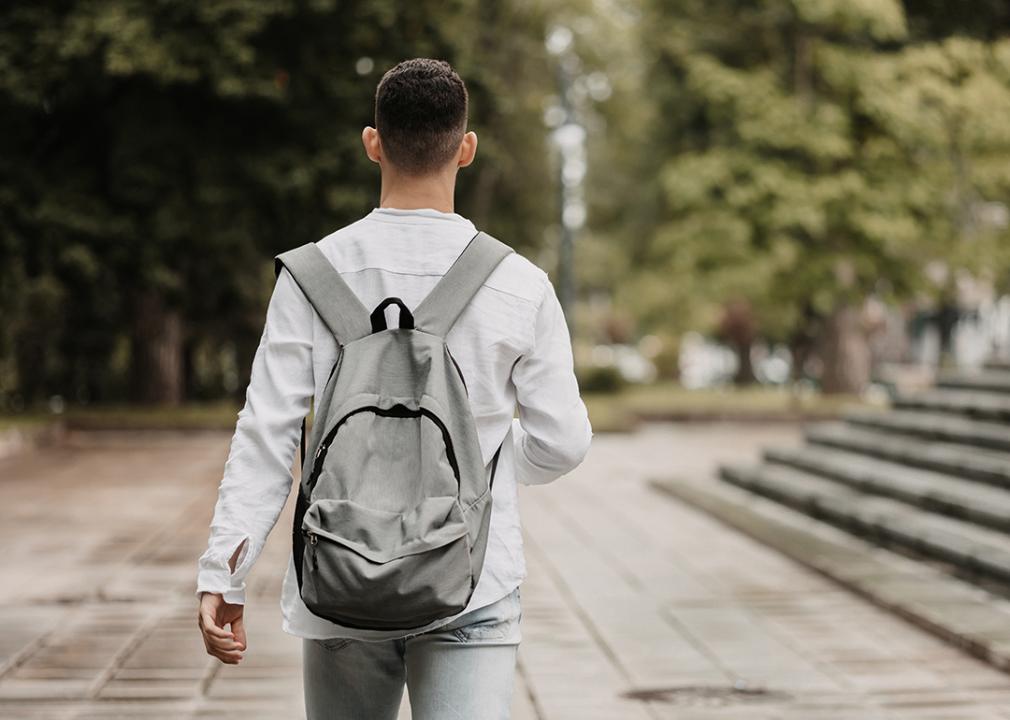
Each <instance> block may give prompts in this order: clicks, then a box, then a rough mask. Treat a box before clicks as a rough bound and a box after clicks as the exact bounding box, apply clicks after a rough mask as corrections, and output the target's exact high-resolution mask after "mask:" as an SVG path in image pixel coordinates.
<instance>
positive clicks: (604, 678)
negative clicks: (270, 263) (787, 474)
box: [0, 424, 1010, 720]
mask: <svg viewBox="0 0 1010 720" xmlns="http://www.w3.org/2000/svg"><path fill="white" fill-rule="evenodd" d="M797 440H798V433H797V431H796V429H795V428H793V427H790V426H775V425H765V426H755V425H733V424H694V425H651V426H647V427H645V428H644V429H642V430H641V431H639V432H637V433H635V434H634V435H629V436H618V435H613V436H611V435H602V434H601V435H598V436H597V437H596V438H595V441H594V447H593V450H592V451H591V453H590V456H589V459H588V460H587V461H586V463H585V464H584V465H583V466H582V467H581V468H579V469H578V470H577V471H576V472H574V473H573V474H571V475H570V476H568V477H566V478H563V479H561V480H560V481H558V482H556V483H554V484H552V485H549V486H544V487H532V488H522V489H521V491H520V497H521V504H522V515H523V523H524V534H525V538H526V547H525V552H526V558H527V564H528V567H529V577H528V578H527V580H526V582H525V583H524V585H523V605H524V610H523V626H522V631H523V636H524V641H523V644H522V646H521V648H520V664H519V673H518V678H517V683H516V692H515V698H514V703H513V718H515V720H531V719H536V720H563V719H569V718H570V719H572V720H595V719H601V720H603V719H606V720H624V719H625V718H627V719H629V720H637V719H639V718H642V719H654V720H660V719H667V718H668V719H670V720H673V719H674V718H675V719H676V720H707V719H709V718H712V719H714V718H727V719H728V718H733V719H734V720H749V719H752V718H754V719H757V718H761V719H769V720H770V719H772V718H789V719H795V720H842V719H845V720H849V719H851V720H857V719H858V720H870V719H874V718H887V719H892V718H893V719H900V720H941V719H943V720H955V719H956V720H981V719H982V718H986V719H991V720H996V719H1000V720H1010V677H1008V676H1007V675H1004V674H1002V673H1000V672H998V671H996V670H993V669H992V668H990V667H988V666H986V665H985V664H983V663H981V662H980V661H978V660H975V659H973V658H971V657H968V656H966V655H964V654H962V653H961V652H959V651H958V650H956V649H955V648H953V647H951V646H949V645H946V644H944V643H943V642H941V641H939V640H937V639H935V638H933V637H932V636H930V635H927V634H925V633H923V632H922V631H920V630H918V629H916V628H914V627H912V626H911V625H909V624H907V623H905V622H904V621H902V620H900V619H898V618H896V617H893V616H891V615H889V614H888V613H886V612H884V611H883V610H880V609H878V608H877V607H875V606H872V605H870V604H868V603H867V602H865V601H863V600H861V599H859V598H857V597H855V596H854V595H852V594H850V593H848V592H847V591H845V590H844V589H842V588H840V587H839V586H837V585H835V584H833V583H831V582H830V581H828V580H826V579H824V578H822V577H821V576H819V575H816V574H815V573H813V572H811V571H808V570H805V569H803V568H802V567H800V566H798V565H796V564H795V563H793V562H791V561H789V560H788V559H786V558H785V557H783V556H782V555H779V554H778V553H776V552H775V551H773V550H770V549H768V548H766V547H764V546H762V545H758V544H756V543H755V542H754V541H752V540H749V539H748V538H746V537H745V536H743V535H741V534H739V533H737V532H735V531H733V530H731V529H729V528H727V527H725V526H722V525H720V524H718V523H717V522H716V521H715V520H713V519H711V518H709V517H708V516H705V515H703V514H701V513H699V512H697V511H695V510H693V509H691V508H689V507H687V506H685V505H682V504H680V503H678V502H677V501H675V500H673V499H671V498H668V497H666V496H663V495H661V494H659V493H657V492H656V491H655V490H653V489H651V488H650V487H649V485H648V480H649V479H650V478H658V477H671V476H680V477H688V476H690V477H695V478H698V477H712V476H713V473H712V471H713V469H714V465H715V464H716V463H717V462H719V461H730V460H732V461H740V460H747V459H750V458H753V457H755V456H756V453H757V450H758V448H759V447H760V446H762V445H766V444H769V443H773V444H782V443H789V442H791V441H797ZM228 441H229V435H228V434H226V433H197V434H183V433H151V434H143V435H135V434H112V433H103V434H89V435H83V436H77V437H75V438H72V442H71V443H70V444H68V445H67V446H65V447H61V448H58V449H53V450H48V451H46V452H44V453H31V454H21V455H16V456H13V457H9V458H6V459H3V460H0V547H3V549H4V553H3V556H2V559H0V578H2V583H0V718H3V720H19V719H21V718H24V719H28V718H31V719H34V720H40V719H43V718H45V719H53V720H55V719H57V718H58V719H59V720H83V719H85V718H88V719H98V718H103V719H105V718H108V719H109V720H113V719H125V718H144V719H145V720H161V719H165V720H167V719H168V718H172V719H173V720H175V719H179V718H222V719H224V718H230V719H238V718H243V719H254V718H255V719H259V718H263V719H268V718H297V717H299V716H300V714H301V697H300V695H301V687H300V646H299V641H298V640H296V639H295V638H291V637H289V636H287V635H285V634H284V633H283V632H282V631H281V630H280V618H279V614H280V613H279V608H278V594H279V590H280V583H281V578H282V576H283V571H284V567H285V563H286V558H287V552H288V551H289V547H288V537H289V536H288V534H287V532H286V531H281V530H278V531H275V533H274V534H273V536H272V537H271V541H270V543H269V544H268V545H267V548H266V549H265V551H264V554H263V556H262V557H261V559H260V561H259V563H258V564H257V566H256V568H255V570H254V571H253V575H252V578H251V580H250V583H249V586H250V599H249V607H248V616H249V620H248V628H249V642H250V649H249V652H248V653H247V657H246V660H245V661H244V662H243V663H242V665H241V666H239V667H225V666H223V665H221V664H220V663H217V662H216V661H214V660H212V659H211V658H209V657H207V656H206V655H205V653H204V651H203V646H202V643H201V641H200V638H199V635H198V632H197V629H196V613H195V610H196V600H195V598H194V596H193V581H194V573H195V567H196V558H197V557H198V556H199V555H200V553H201V552H202V551H203V547H204V544H205V542H206V533H207V523H208V521H209V518H210V514H211V510H212V507H213V503H214V499H215V496H216V489H217V482H218V479H219V477H220V473H221V470H222V468H223V465H224V460H225V458H226V456H227V452H228ZM713 482H715V480H713ZM288 512H290V508H289V510H288ZM288 518H289V515H288V514H287V513H286V514H285V516H284V517H283V518H282V520H281V528H282V529H283V528H285V527H287V524H288V523H289V519H288ZM402 717H403V718H408V717H409V711H408V710H407V709H406V708H405V709H404V711H403V713H402Z"/></svg>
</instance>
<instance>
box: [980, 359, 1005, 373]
mask: <svg viewBox="0 0 1010 720" xmlns="http://www.w3.org/2000/svg"><path fill="white" fill-rule="evenodd" d="M985 369H986V370H1002V371H1005V372H1010V358H993V359H991V360H987V361H986V363H985Z"/></svg>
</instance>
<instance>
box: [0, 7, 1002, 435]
mask: <svg viewBox="0 0 1010 720" xmlns="http://www.w3.org/2000/svg"><path fill="white" fill-rule="evenodd" d="M0 21H2V25H0V62H2V63H3V73H2V75H0V103H2V118H3V120H2V123H3V130H4V132H3V133H2V136H0V143H2V152H0V158H2V159H0V163H2V165H0V167H2V172H0V243H2V252H3V258H4V262H3V263H2V264H0V283H2V285H0V287H2V293H0V314H2V317H3V322H2V325H0V408H2V410H3V412H4V414H5V415H7V416H24V415H31V414H34V415H38V414H42V415H47V414H63V413H65V414H67V415H68V416H71V417H72V416H73V414H74V413H75V412H76V411H78V410H82V409H97V408H106V407H109V406H113V405H114V406H117V407H119V408H120V409H122V407H123V406H132V405H138V404H142V405H148V406H161V407H179V406H190V407H193V406H194V405H193V404H198V405H202V406H206V405H207V404H208V403H218V402H223V403H224V404H225V406H226V408H227V409H226V410H224V411H223V412H222V414H221V417H222V418H223V421H225V422H230V420H231V419H232V409H233V408H234V407H235V405H236V404H237V403H239V402H240V401H241V399H242V396H243V393H244V387H245V383H246V380H247V377H248V373H249V370H250V365H251V358H252V354H253V352H254V351H255V347H256V345H257V343H258V339H259V334H260V332H261V330H262V321H263V316H264V310H265V304H266V301H267V299H268V297H269V293H270V290H271V287H272V270H271V264H270V262H271V257H272V255H273V254H275V253H277V252H279V251H281V250H284V249H286V248H290V247H294V246H296V245H298V244H301V243H304V242H307V241H310V240H314V239H318V238H320V237H322V236H323V235H325V234H327V233H329V232H330V231H332V230H333V229H334V228H336V227H339V226H340V225H342V224H345V223H347V222H349V221H351V220H353V219H356V218H357V217H359V216H361V215H362V214H364V213H366V212H368V211H369V210H370V209H371V208H372V207H374V206H375V205H376V204H377V202H378V201H377V196H378V174H377V172H376V169H375V167H374V166H373V165H372V164H371V163H370V162H369V161H368V160H367V158H366V157H365V156H364V154H363V152H362V150H361V147H360V139H359V134H360V130H361V128H362V127H363V126H364V125H366V124H370V123H372V110H373V96H374V91H375V86H376V84H377V82H378V80H379V78H380V77H381V75H382V73H383V72H384V71H385V70H386V69H388V68H389V67H391V66H392V65H394V64H395V63H396V62H398V61H399V60H401V59H403V58H405V57H409V56H432V57H438V58H444V59H447V60H449V61H450V62H452V63H453V64H454V65H455V67H456V68H457V69H458V70H459V72H460V73H461V75H462V76H463V77H464V78H465V80H466V82H467V84H468V87H469V91H470V96H471V128H472V129H474V130H476V131H477V133H478V135H479V137H480V139H481V147H480V157H479V160H478V162H477V163H476V164H475V165H474V166H473V167H472V168H468V169H466V170H464V171H463V172H462V173H461V176H460V181H459V191H458V202H457V210H458V212H460V213H461V214H463V215H466V216H468V217H471V218H472V219H473V220H474V221H475V222H476V223H477V224H478V225H479V226H481V227H485V228H487V229H488V230H489V231H491V232H493V233H494V234H496V235H497V236H499V237H501V238H503V239H504V240H506V241H507V242H509V243H511V244H513V245H514V246H515V247H516V248H517V249H518V250H520V251H521V252H523V253H525V254H527V255H528V256H529V257H530V258H531V259H533V260H535V261H536V262H538V263H539V264H540V265H541V266H542V267H544V268H545V269H548V270H549V271H550V272H551V274H552V277H553V279H554V280H555V284H556V285H557V286H558V289H559V293H560V294H561V296H562V298H563V300H564V302H565V305H566V311H567V313H568V315H569V319H570V322H571V324H572V328H573V331H574V335H575V338H576V341H577V348H578V350H577V354H578V365H579V372H580V376H581V379H582V381H583V385H584V388H585V390H586V391H587V392H589V393H606V392H614V393H616V392H619V391H621V390H622V389H627V388H628V387H629V386H631V389H632V390H633V389H634V386H637V385H642V384H651V383H657V384H659V385H660V386H661V388H662V394H661V396H657V395H656V394H655V391H653V392H650V393H649V395H650V397H651V399H652V401H653V402H655V403H657V405H656V406H655V407H652V408H649V409H650V410H651V411H652V412H658V413H662V412H663V411H665V410H667V409H669V410H670V412H674V411H676V409H677V408H678V407H681V406H682V405H683V404H684V403H687V404H688V405H691V404H693V403H696V402H697V400H696V399H692V398H689V399H686V400H685V399H684V397H683V396H682V395H681V394H680V393H679V392H678V391H677V390H678V389H679V388H687V389H698V388H727V387H730V386H733V387H738V388H739V387H750V388H751V391H750V393H749V395H748V396H747V397H746V401H745V402H746V403H750V404H757V405H759V406H760V405H762V403H767V404H768V407H769V409H774V408H778V407H780V405H781V404H782V403H783V402H786V401H787V400H791V401H793V402H795V401H796V397H797V395H800V396H808V395H810V394H811V393H814V394H816V393H825V394H845V395H850V396H857V397H866V396H867V395H866V394H867V392H868V391H870V390H872V389H873V388H874V387H875V386H877V387H878V388H879V387H883V388H885V389H886V388H887V387H888V386H891V385H893V384H894V383H897V382H900V381H901V380H902V379H903V378H907V379H909V380H910V381H914V380H916V379H917V378H921V377H922V376H923V375H924V374H925V375H927V376H928V374H929V372H930V371H932V370H933V369H935V368H936V367H938V366H941V365H957V366H977V365H979V364H981V363H982V362H983V361H984V360H985V359H986V358H988V357H990V356H992V355H993V354H994V353H997V354H998V353H1003V354H1005V353H1007V352H1008V347H1010V305H1008V302H1010V301H1008V300H1007V298H1006V292H1007V290H1008V284H1010V280H1008V278H1010V242H1008V239H1010V210H1008V207H1007V201H1008V196H1010V162H1008V161H1010V123H1008V122H1007V118H1008V117H1010V42H1008V40H1007V33H1008V30H1010V8H1008V6H1007V5H1006V4H1005V3H1003V2H999V1H998V0H981V1H977V2H966V3H946V2H939V1H938V0H907V1H906V2H899V1H898V0H874V1H867V2H858V3H853V2H846V1H844V0H762V1H761V2H731V1H729V0H720V1H718V2H692V1H690V0H684V1H680V0H678V1H677V2H663V1H662V0H637V1H631V0H628V1H623V2H620V1H617V0H594V1H593V2H588V1H586V2H575V1H567V0H558V1H556V2H555V1H552V0H542V1H539V2H532V1H527V0H509V1H507V2H484V1H482V0H474V1H473V2H466V1H461V2H454V3H428V2H423V1H420V2H412V3H396V2H381V1H380V2H368V3H357V2H336V1H333V2H326V1H325V0H313V1H311V2H310V1H307V0H306V1H304V2H296V1H293V0H292V1H290V2H268V3H264V2H255V1H252V0H250V1H249V2H238V1H235V2H210V3H197V2H175V3H161V2H155V3H140V2H130V1H128V0H122V1H118V2H113V1H111V0H107V1H103V2H45V3H12V4H10V5H8V6H7V7H6V8H5V9H4V10H3V14H2V16H0ZM754 388H759V389H761V390H768V391H774V390H781V389H790V390H791V391H792V393H791V394H788V397H787V396H786V395H783V393H780V392H767V393H766V392H760V393H757V396H758V397H757V398H755V397H754V395H755V393H754V391H753V390H754ZM633 394H634V393H632V395H633ZM765 395H768V397H764V396H765ZM630 402H631V407H632V409H635V407H637V406H636V405H635V401H630ZM713 402H724V400H717V401H713ZM667 405H668V406H669V408H667V407H666V406H667ZM625 407H626V405H622V406H621V407H615V406H614V404H613V403H609V404H608V403H597V406H596V407H594V410H596V412H597V415H598V420H599V422H600V423H601V427H602V426H603V425H610V424H617V425H618V426H619V425H620V424H621V423H622V422H624V421H626V418H622V416H621V411H622V410H624V409H625ZM205 409H206V407H205Z"/></svg>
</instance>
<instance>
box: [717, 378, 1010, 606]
mask: <svg viewBox="0 0 1010 720" xmlns="http://www.w3.org/2000/svg"><path fill="white" fill-rule="evenodd" d="M805 440H806V443H805V444H804V445H803V446H802V447H800V448H797V449H770V450H767V451H766V452H765V454H764V462H763V463H762V464H761V465H759V466H757V467H729V466H724V467H723V468H721V469H720V476H721V477H722V479H723V480H725V481H727V482H729V483H732V484H733V485H736V486H738V487H740V488H744V489H746V490H748V491H750V492H753V493H756V494H758V495H762V496H764V497H766V498H769V499H772V500H774V501H776V502H778V503H781V504H783V505H786V506H788V507H790V508H792V509H794V510H798V511H800V512H802V513H805V514H807V515H809V516H811V517H814V518H817V519H818V520H821V521H823V522H826V523H829V524H831V525H834V526H835V527H838V528H841V529H843V530H845V531H846V532H849V533H852V534H854V535H857V536H859V537H861V538H864V539H866V540H870V541H872V542H874V543H877V544H880V545H884V546H886V547H890V548H894V549H897V550H900V551H902V552H905V553H909V554H912V555H914V556H916V557H920V558H922V559H926V560H933V561H937V562H940V563H943V564H945V565H947V566H949V569H950V570H951V571H953V572H955V573H957V574H958V575H960V576H962V577H967V578H969V579H973V580H974V579H977V580H979V581H980V582H984V583H985V584H986V585H987V586H988V585H990V584H991V583H993V582H995V583H999V584H1005V585H1006V588H1007V589H1008V590H1010V370H1008V369H1006V368H1003V367H989V368H986V369H985V370H984V371H981V372H974V373H950V374H945V375H942V376H941V377H940V378H939V381H938V383H937V386H936V388H935V389H933V390H929V391H927V392H922V393H919V394H914V395H908V396H902V397H898V398H897V399H896V400H895V402H894V409H893V410H890V411H888V412H866V411H864V412H857V413H852V414H850V415H848V416H847V417H845V419H844V421H842V422H832V423H827V424H818V425H813V426H811V427H810V428H809V429H808V430H807V431H806V437H805Z"/></svg>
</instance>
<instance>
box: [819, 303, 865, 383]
mask: <svg viewBox="0 0 1010 720" xmlns="http://www.w3.org/2000/svg"><path fill="white" fill-rule="evenodd" d="M820 346H821V347H820V353H819V354H820V356H821V364H822V372H821V388H822V390H823V391H824V392H825V393H829V394H834V393H849V394H859V393H861V392H862V391H863V390H864V389H865V388H866V386H867V384H868V383H869V382H870V343H869V339H868V338H867V336H866V330H865V328H864V327H863V322H862V317H861V313H860V311H859V308H858V307H853V306H852V305H849V304H841V305H838V306H836V307H835V309H834V310H833V311H832V313H831V315H829V316H828V318H827V321H826V322H825V323H824V330H823V333H822V335H821V343H820Z"/></svg>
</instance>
